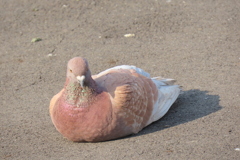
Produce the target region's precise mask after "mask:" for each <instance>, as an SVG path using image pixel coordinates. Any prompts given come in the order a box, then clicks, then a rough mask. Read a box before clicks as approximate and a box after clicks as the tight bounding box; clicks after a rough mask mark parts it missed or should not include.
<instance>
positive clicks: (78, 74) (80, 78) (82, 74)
mask: <svg viewBox="0 0 240 160" xmlns="http://www.w3.org/2000/svg"><path fill="white" fill-rule="evenodd" d="M67 78H69V80H70V81H72V82H78V83H79V84H80V85H81V87H84V86H86V85H87V84H88V82H89V81H90V79H91V72H90V70H89V68H88V62H87V60H86V59H84V58H81V57H74V58H72V59H70V60H69V62H68V65H67Z"/></svg>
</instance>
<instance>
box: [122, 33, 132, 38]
mask: <svg viewBox="0 0 240 160" xmlns="http://www.w3.org/2000/svg"><path fill="white" fill-rule="evenodd" d="M124 37H126V38H128V37H135V34H133V33H129V34H124Z"/></svg>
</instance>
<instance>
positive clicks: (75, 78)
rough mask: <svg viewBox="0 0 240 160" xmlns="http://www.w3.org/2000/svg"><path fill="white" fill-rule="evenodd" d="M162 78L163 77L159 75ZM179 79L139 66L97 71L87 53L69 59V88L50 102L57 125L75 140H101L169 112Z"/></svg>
mask: <svg viewBox="0 0 240 160" xmlns="http://www.w3.org/2000/svg"><path fill="white" fill-rule="evenodd" d="M158 79H159V80H158ZM173 81H174V80H172V79H161V78H152V79H151V78H150V77H149V74H148V73H146V72H144V71H143V70H141V69H139V68H136V67H135V66H127V65H123V66H117V67H114V68H110V69H108V70H106V71H103V72H101V73H99V74H98V75H94V76H91V72H90V70H89V68H88V63H87V61H86V60H85V59H83V58H81V57H75V58H73V59H71V60H70V61H69V62H68V67H67V78H66V82H65V86H64V88H63V89H62V90H61V91H60V92H59V93H58V94H57V95H55V96H54V97H53V98H52V100H51V102H50V115H51V118H52V122H53V124H54V125H55V127H56V129H57V130H58V131H59V132H60V133H61V134H62V135H63V136H65V137H66V138H68V139H69V140H72V141H88V142H98V141H106V140H111V139H116V138H120V137H123V136H127V135H130V134H133V133H138V132H139V131H140V130H142V129H143V128H144V127H146V126H147V125H149V124H151V123H152V122H154V121H156V120H158V119H160V118H161V117H162V116H163V115H165V114H166V112H167V111H168V109H169V108H170V106H171V105H172V103H173V102H174V101H175V100H176V98H177V97H178V95H179V91H180V89H179V87H178V86H177V85H172V83H173Z"/></svg>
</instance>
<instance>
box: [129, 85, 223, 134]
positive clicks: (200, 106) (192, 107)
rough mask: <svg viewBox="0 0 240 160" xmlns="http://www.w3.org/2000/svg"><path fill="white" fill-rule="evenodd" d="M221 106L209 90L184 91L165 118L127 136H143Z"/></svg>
mask: <svg viewBox="0 0 240 160" xmlns="http://www.w3.org/2000/svg"><path fill="white" fill-rule="evenodd" d="M221 108H222V107H221V106H220V105H219V96H218V95H211V94H208V91H201V90H198V89H192V90H188V91H183V93H182V94H180V95H179V97H178V99H177V100H176V102H175V103H174V104H173V105H172V107H171V108H170V110H169V111H168V113H167V114H166V115H165V116H164V117H163V118H161V119H160V120H158V121H156V122H154V123H152V124H151V125H149V126H148V127H146V128H144V129H143V130H142V131H140V132H139V133H138V134H135V135H131V136H128V137H126V138H130V137H135V136H141V135H144V134H149V133H153V132H157V131H160V130H163V129H165V128H169V127H173V126H176V125H179V124H183V123H187V122H190V121H193V120H196V119H198V118H201V117H204V116H207V115H209V114H211V113H214V112H217V111H218V110H220V109H221Z"/></svg>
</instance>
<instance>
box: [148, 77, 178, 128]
mask: <svg viewBox="0 0 240 160" xmlns="http://www.w3.org/2000/svg"><path fill="white" fill-rule="evenodd" d="M152 81H153V82H154V83H155V85H156V87H157V88H158V99H157V101H156V102H155V104H154V106H153V111H152V115H151V117H150V119H149V120H148V123H147V125H149V124H151V123H152V122H154V121H157V120H159V119H160V118H162V117H163V116H164V115H165V114H166V113H167V112H168V110H169V109H170V107H171V106H172V104H173V103H174V102H175V100H176V99H177V97H178V96H179V93H180V88H179V86H178V85H174V82H175V80H174V79H164V78H160V77H155V78H152Z"/></svg>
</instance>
